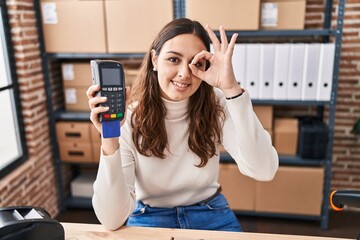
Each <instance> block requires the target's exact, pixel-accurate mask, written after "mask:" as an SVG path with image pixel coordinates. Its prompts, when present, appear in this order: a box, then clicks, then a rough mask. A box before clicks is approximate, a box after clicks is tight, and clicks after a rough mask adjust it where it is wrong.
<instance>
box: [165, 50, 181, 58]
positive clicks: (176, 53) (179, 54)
mask: <svg viewBox="0 0 360 240" xmlns="http://www.w3.org/2000/svg"><path fill="white" fill-rule="evenodd" d="M166 53H172V54H175V55H178V56H180V57H182V56H183V55H182V54H181V53H179V52H176V51H168V52H166Z"/></svg>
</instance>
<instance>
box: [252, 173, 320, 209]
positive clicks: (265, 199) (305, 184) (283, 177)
mask: <svg viewBox="0 0 360 240" xmlns="http://www.w3.org/2000/svg"><path fill="white" fill-rule="evenodd" d="M323 180H324V169H323V168H321V167H319V168H314V167H311V168H310V167H285V166H281V167H279V170H278V172H277V173H276V176H275V178H274V179H273V180H272V181H271V182H257V184H256V205H255V210H256V211H258V212H272V213H284V214H303V215H316V216H319V215H320V214H321V205H322V199H323Z"/></svg>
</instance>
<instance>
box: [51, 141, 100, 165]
mask: <svg viewBox="0 0 360 240" xmlns="http://www.w3.org/2000/svg"><path fill="white" fill-rule="evenodd" d="M58 145H59V152H60V159H61V160H62V161H64V162H74V163H80V162H84V163H85V162H86V163H90V162H93V156H92V146H91V143H90V142H59V143H58Z"/></svg>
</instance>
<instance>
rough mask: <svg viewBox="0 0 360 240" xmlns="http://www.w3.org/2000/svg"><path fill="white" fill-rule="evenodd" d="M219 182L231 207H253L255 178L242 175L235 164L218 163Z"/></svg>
mask: <svg viewBox="0 0 360 240" xmlns="http://www.w3.org/2000/svg"><path fill="white" fill-rule="evenodd" d="M219 182H220V185H221V187H222V189H223V191H222V193H223V194H224V195H225V196H226V198H227V200H228V202H229V205H230V207H231V209H233V210H246V211H253V210H254V209H255V180H253V179H251V178H249V177H247V176H244V175H242V174H241V173H240V170H239V169H238V167H237V165H236V164H232V163H229V164H224V163H222V164H220V173H219Z"/></svg>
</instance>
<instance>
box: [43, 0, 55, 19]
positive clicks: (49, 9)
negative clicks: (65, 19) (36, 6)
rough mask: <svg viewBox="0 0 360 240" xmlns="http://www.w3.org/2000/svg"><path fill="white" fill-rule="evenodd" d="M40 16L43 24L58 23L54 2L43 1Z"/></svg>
mask: <svg viewBox="0 0 360 240" xmlns="http://www.w3.org/2000/svg"><path fill="white" fill-rule="evenodd" d="M41 10H42V17H43V23H44V24H57V23H58V14H57V9H56V3H54V2H47V3H43V4H42V6H41Z"/></svg>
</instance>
